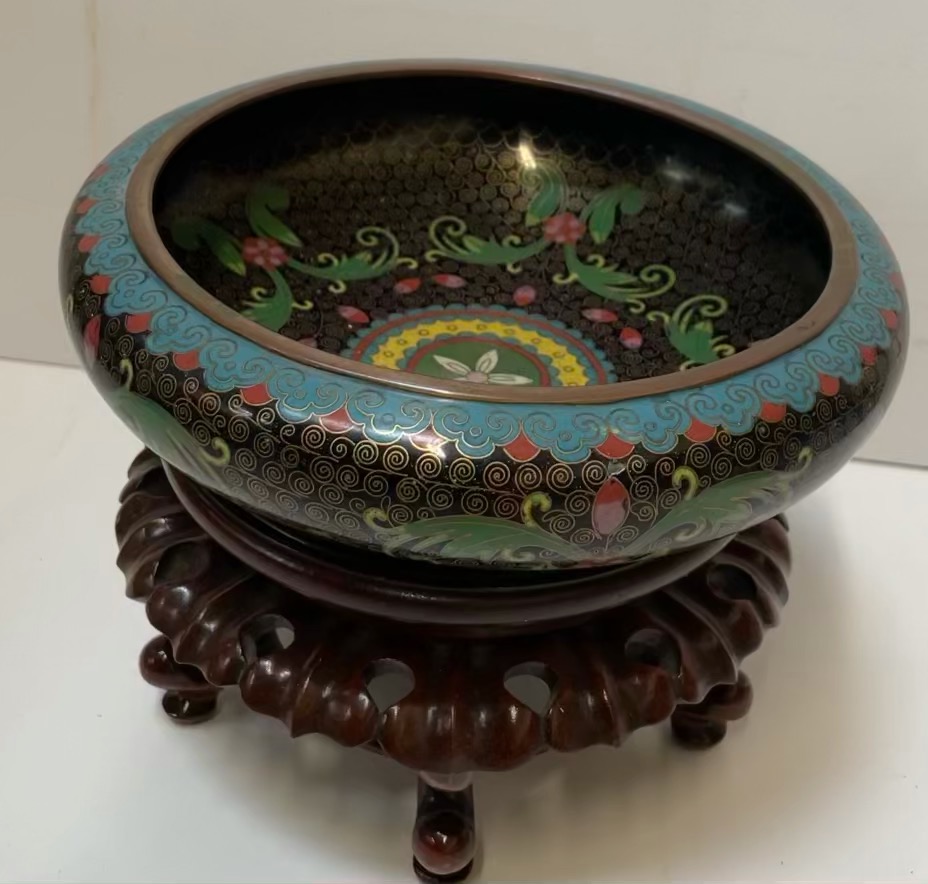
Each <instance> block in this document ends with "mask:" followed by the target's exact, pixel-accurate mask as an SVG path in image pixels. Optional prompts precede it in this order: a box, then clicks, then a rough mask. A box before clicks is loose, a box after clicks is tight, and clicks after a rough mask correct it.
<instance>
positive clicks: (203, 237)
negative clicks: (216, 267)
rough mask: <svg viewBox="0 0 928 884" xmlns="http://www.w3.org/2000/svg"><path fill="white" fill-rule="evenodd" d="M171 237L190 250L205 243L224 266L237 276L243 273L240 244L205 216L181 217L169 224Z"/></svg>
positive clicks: (243, 263) (183, 247)
mask: <svg viewBox="0 0 928 884" xmlns="http://www.w3.org/2000/svg"><path fill="white" fill-rule="evenodd" d="M171 238H172V239H173V240H174V242H176V243H177V245H179V246H180V247H181V248H182V249H187V250H188V251H191V252H192V251H195V250H197V249H199V248H201V247H202V246H204V245H205V246H206V247H207V248H208V249H209V250H210V251H211V252H212V253H213V254H214V255H215V256H216V258H218V260H219V261H220V263H221V264H222V265H223V266H224V267H226V268H227V269H228V270H231V271H232V272H233V273H237V274H238V275H239V276H244V275H245V261H244V260H243V259H242V248H241V246H240V245H239V243H238V241H237V240H236V239H235V237H233V236H232V235H231V234H229V233H226V231H225V230H223V229H222V228H221V227H220V226H219V225H218V224H214V223H213V222H212V221H207V220H206V219H205V218H181V219H179V220H177V221H175V222H174V223H173V224H172V225H171Z"/></svg>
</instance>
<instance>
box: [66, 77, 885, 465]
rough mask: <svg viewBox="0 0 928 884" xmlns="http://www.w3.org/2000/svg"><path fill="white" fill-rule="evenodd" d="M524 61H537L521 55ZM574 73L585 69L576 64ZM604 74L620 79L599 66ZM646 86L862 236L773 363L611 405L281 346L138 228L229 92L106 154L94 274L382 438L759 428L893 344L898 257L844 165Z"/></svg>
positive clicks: (210, 358)
mask: <svg viewBox="0 0 928 884" xmlns="http://www.w3.org/2000/svg"><path fill="white" fill-rule="evenodd" d="M513 69H514V70H525V69H524V68H518V67H514V68H513ZM571 76H576V75H575V74H571ZM586 79H587V81H588V82H589V83H590V84H591V85H595V84H596V83H610V82H612V81H609V80H605V79H603V78H596V77H587V78H586ZM622 85H623V86H625V87H626V88H628V89H630V90H634V91H636V92H638V93H640V94H642V95H648V96H660V97H661V98H663V99H666V100H669V101H672V102H674V103H676V104H677V105H679V106H681V107H685V108H689V109H694V110H697V111H699V112H701V113H704V114H708V115H710V116H713V117H716V118H717V119H721V120H724V121H725V122H727V123H729V124H731V125H733V126H736V127H738V128H740V129H742V130H744V131H746V132H748V133H750V134H751V135H753V136H754V137H755V138H758V139H760V140H762V141H765V142H766V143H768V144H770V145H772V146H774V147H775V148H777V149H778V150H780V151H781V152H782V153H784V154H785V155H786V156H788V157H789V158H790V159H791V160H793V161H794V162H796V163H797V164H798V165H800V166H802V168H804V169H805V170H806V171H807V172H808V173H809V174H811V175H812V176H813V177H814V178H815V179H816V180H817V181H818V182H819V183H820V184H821V185H822V186H823V187H824V188H825V189H826V190H827V191H828V192H829V194H830V195H831V196H832V197H833V198H834V200H835V202H836V203H837V204H838V205H839V206H840V208H841V210H842V211H843V212H844V214H845V216H846V218H847V220H848V221H849V223H850V225H851V227H852V229H853V231H854V234H855V238H856V244H857V253H858V256H859V259H860V266H861V273H860V275H859V278H858V283H857V287H856V289H855V291H854V293H853V296H852V298H851V300H850V302H849V303H848V305H847V306H846V307H845V308H844V309H843V310H842V311H841V313H840V314H839V315H838V317H837V318H836V319H835V321H834V322H833V323H832V324H831V325H830V326H829V327H828V328H827V329H826V330H825V331H824V332H822V334H821V335H819V336H818V337H816V338H815V339H813V340H812V341H809V342H807V343H806V344H804V345H803V346H801V347H799V348H797V349H795V350H792V351H791V352H789V353H786V354H784V355H783V356H781V357H779V358H778V359H776V360H773V361H771V362H769V363H766V364H765V365H763V366H760V367H758V368H755V369H752V370H750V371H746V372H743V373H741V374H739V375H735V376H734V377H732V378H729V379H726V380H724V381H719V382H717V383H714V384H710V385H707V386H703V387H698V388H689V389H685V390H679V391H674V392H671V393H668V394H666V395H661V396H651V397H641V398H637V399H630V400H625V401H622V402H619V403H616V404H608V403H607V404H602V405H592V406H591V405H583V406H580V405H547V406H540V405H509V404H497V403H485V402H462V401H457V400H449V399H444V398H441V397H437V396H430V395H419V394H413V393H409V392H407V391H403V390H399V389H395V388H391V387H386V386H377V385H374V384H371V383H368V382H364V381H361V380H357V379H354V378H350V377H346V376H343V375H338V374H334V373H331V372H326V371H322V370H319V369H315V368H312V367H310V366H307V365H303V364H301V363H298V362H293V361H291V360H289V359H286V358H284V357H282V356H279V355H277V354H274V353H271V352H269V351H267V350H265V349H263V348H261V347H259V346H257V345H256V344H254V343H252V342H251V341H249V340H247V339H245V338H243V337H241V336H239V335H236V334H234V333H233V332H231V331H229V330H228V329H226V328H223V327H222V326H220V325H218V324H217V323H215V322H213V321H212V320H210V319H209V318H207V317H206V316H205V315H203V314H202V313H199V312H198V311H196V310H195V309H193V308H192V307H191V306H190V305H189V304H188V303H187V302H186V301H184V300H183V299H182V298H180V297H179V296H178V295H177V294H175V293H174V292H173V291H172V290H171V289H170V287H169V286H168V285H167V284H166V283H165V282H164V281H162V280H161V279H160V278H159V277H158V276H157V275H156V274H155V273H154V272H153V271H152V270H151V268H150V267H149V266H148V265H147V264H146V262H145V261H144V259H143V258H142V256H141V255H140V254H139V252H138V250H137V249H136V247H135V244H134V243H133V241H132V239H131V238H130V236H129V231H128V225H127V221H126V211H125V193H126V187H127V185H128V181H129V177H130V175H131V174H132V171H133V169H134V168H135V166H136V165H137V163H138V162H139V160H140V159H141V157H142V156H143V154H144V153H145V152H146V150H147V149H148V148H149V147H150V145H151V144H152V143H153V142H154V141H155V140H156V139H157V138H158V137H159V136H160V135H162V134H163V133H164V132H165V131H166V130H167V129H168V128H170V127H171V126H172V125H173V124H174V123H176V122H177V121H178V120H179V119H181V118H182V117H184V116H185V115H187V114H189V113H191V112H192V111H194V110H195V109H197V108H200V107H202V106H203V105H204V104H207V103H209V102H211V101H214V100H215V99H216V97H217V96H215V95H213V96H209V97H208V98H205V99H202V100H200V101H197V102H194V103H192V104H188V105H186V106H185V107H183V108H180V109H178V110H176V111H174V112H172V113H170V114H167V115H166V116H164V117H161V118H160V119H158V120H155V121H154V122H152V123H150V124H148V125H146V126H144V127H143V128H141V129H140V130H139V131H138V132H136V133H135V134H134V135H133V136H131V137H130V138H129V139H128V140H127V141H125V142H124V143H123V144H122V145H120V146H119V147H118V148H116V149H115V150H114V151H113V152H112V153H111V154H110V155H109V157H107V159H106V160H105V161H104V163H105V166H104V167H103V170H102V174H100V175H99V177H96V178H92V179H91V180H89V181H88V182H87V183H86V184H85V186H84V188H83V189H82V191H81V194H80V196H81V197H93V198H94V199H96V200H97V202H96V204H95V205H93V207H92V208H91V209H90V210H89V211H88V212H87V213H86V214H84V215H83V216H81V217H80V219H79V221H78V222H77V225H76V231H77V232H78V233H81V234H96V235H99V237H100V239H99V241H98V242H97V243H96V245H95V246H94V247H93V248H92V249H91V250H90V252H89V253H88V255H87V258H86V261H85V264H84V270H85V272H86V273H87V274H88V275H93V274H98V273H99V274H104V275H106V276H109V277H110V278H111V284H110V293H109V295H108V296H107V297H106V298H105V300H104V311H105V313H106V314H107V315H109V316H116V315H120V314H124V313H129V314H140V313H151V314H152V318H151V323H150V327H151V332H150V334H149V336H148V338H147V339H146V347H147V348H148V350H150V351H151V352H153V353H171V352H187V351H190V350H197V351H199V359H200V365H201V367H202V369H203V373H204V378H205V383H206V385H207V386H208V387H209V388H211V389H213V390H216V391H218V392H224V391H230V390H234V389H236V388H241V387H249V386H252V385H255V384H260V383H265V384H267V386H268V389H269V391H270V394H271V395H272V396H273V397H274V398H275V399H276V400H277V410H278V413H279V414H280V416H281V417H282V418H283V419H284V420H287V421H292V422H300V421H305V420H307V419H309V418H310V417H312V416H314V415H319V414H327V413H330V412H332V411H334V410H335V409H338V408H341V407H345V408H346V409H347V411H348V414H349V415H350V416H351V418H352V419H353V420H354V421H356V422H357V423H359V424H360V425H361V427H362V431H363V432H364V433H365V435H366V436H368V437H369V438H370V439H372V440H374V441H377V442H395V441H398V440H400V439H401V438H402V437H404V436H405V435H407V434H410V433H416V432H419V431H422V430H424V429H426V427H428V425H429V424H430V423H434V426H435V429H436V431H437V432H438V433H440V434H441V435H443V436H446V437H447V438H449V439H451V440H453V441H454V442H455V444H456V445H457V448H458V450H459V451H460V452H461V453H462V454H464V455H467V456H470V457H485V456H487V455H489V454H491V453H492V451H493V450H494V448H495V447H496V446H498V445H505V444H507V443H508V442H511V441H512V440H513V439H515V438H516V436H517V435H518V434H519V432H520V430H521V431H523V432H524V433H525V435H526V436H527V437H528V438H529V439H530V440H531V441H532V442H533V443H534V444H535V445H537V446H538V447H539V448H543V449H547V450H550V451H551V452H552V453H553V454H554V455H555V456H556V457H558V458H560V459H561V460H564V461H568V462H577V461H581V460H583V459H585V458H586V457H587V456H588V454H589V452H590V449H591V448H593V447H595V446H597V445H600V444H601V443H602V442H604V441H605V440H606V438H607V436H608V434H609V433H615V434H617V435H618V436H619V437H621V438H622V439H624V440H626V441H628V442H631V443H634V444H639V445H643V446H644V447H645V448H646V449H647V450H649V451H651V452H654V453H664V452H668V451H670V450H671V449H673V447H674V445H675V444H676V443H677V439H678V436H679V435H680V434H682V433H683V432H685V431H686V429H687V428H688V427H689V426H690V424H691V422H692V421H693V419H696V420H699V421H701V422H703V423H705V424H709V425H711V426H722V427H724V428H725V429H727V430H729V431H730V432H731V433H734V434H741V433H746V432H748V431H749V430H750V429H751V427H752V426H753V424H754V421H755V420H756V419H757V417H758V414H759V412H760V409H761V406H762V404H763V403H764V402H771V403H774V404H785V405H788V406H790V407H791V408H793V409H795V410H796V411H800V412H803V411H808V410H810V409H811V408H812V407H813V404H814V402H815V396H816V391H817V390H818V386H819V374H820V373H821V374H826V375H831V376H834V377H838V378H842V379H843V380H845V381H847V382H848V383H855V382H857V381H858V380H859V379H860V375H861V356H860V351H859V347H860V346H875V347H880V348H886V347H888V346H889V343H890V338H891V336H890V332H889V329H888V328H887V326H886V323H885V321H884V319H883V317H882V316H881V315H880V310H882V309H889V310H894V311H902V309H903V303H902V299H901V298H900V296H899V295H898V294H897V292H896V291H895V290H894V288H893V286H892V285H891V283H890V274H891V273H892V272H894V271H897V270H898V266H897V264H896V261H895V258H894V256H893V255H892V253H891V252H890V251H889V250H888V249H887V248H886V247H885V245H884V241H883V238H882V236H881V234H880V232H879V229H878V228H877V226H876V224H875V223H874V222H873V220H872V219H871V218H870V216H869V215H868V214H867V213H866V212H865V211H864V209H863V208H862V207H861V206H860V204H859V203H858V202H857V201H856V200H855V199H854V198H853V197H852V196H851V195H850V194H849V193H848V192H847V191H846V190H845V189H844V188H843V187H841V185H840V184H838V183H837V182H836V181H835V180H834V179H833V178H831V177H830V176H829V175H827V174H826V173H825V172H824V171H822V170H821V169H819V168H818V167H817V166H816V165H815V164H814V163H812V162H811V161H809V160H808V159H806V158H805V157H803V156H802V155H801V154H799V153H798V152H797V151H795V150H793V149H792V148H790V147H788V146H786V145H784V144H782V143H781V142H779V141H777V140H776V139H774V138H772V137H770V136H769V135H766V134H765V133H763V132H760V131H758V130H757V129H754V128H753V127H751V126H748V125H747V124H745V123H742V122H740V121H739V120H735V119H733V118H731V117H728V116H726V115H724V114H720V113H718V112H716V111H712V110H710V109H708V108H705V107H702V106H700V105H698V104H695V103H693V102H690V101H686V100H682V99H678V98H675V97H673V96H668V95H664V94H662V93H659V92H655V91H653V90H649V89H644V88H642V87H638V86H634V85H631V84H622Z"/></svg>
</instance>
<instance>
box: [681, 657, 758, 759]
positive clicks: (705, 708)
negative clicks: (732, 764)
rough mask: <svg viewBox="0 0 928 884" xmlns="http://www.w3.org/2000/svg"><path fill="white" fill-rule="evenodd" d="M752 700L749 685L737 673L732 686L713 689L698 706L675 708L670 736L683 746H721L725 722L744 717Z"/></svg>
mask: <svg viewBox="0 0 928 884" xmlns="http://www.w3.org/2000/svg"><path fill="white" fill-rule="evenodd" d="M753 699H754V691H753V689H752V688H751V682H750V681H748V677H747V676H746V675H745V674H744V673H743V672H739V673H738V680H737V681H736V682H735V683H734V684H728V685H726V684H723V685H717V686H716V687H714V688H712V690H711V691H709V693H708V694H707V695H706V698H705V699H704V700H703V701H702V702H701V703H695V704H693V705H692V706H677V708H676V709H675V710H674V712H673V715H672V716H671V718H670V725H671V728H672V729H673V735H674V737H676V739H677V741H678V742H679V743H681V744H682V745H684V746H688V747H690V748H693V749H708V748H709V747H710V746H714V745H715V744H716V743H719V742H721V740H722V738H723V737H724V736H725V734H726V732H727V731H728V722H730V721H737V720H738V719H739V718H744V716H745V715H747V714H748V710H749V709H750V708H751V702H752V700H753Z"/></svg>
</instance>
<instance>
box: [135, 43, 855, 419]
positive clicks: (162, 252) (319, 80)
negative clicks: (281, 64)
mask: <svg viewBox="0 0 928 884" xmlns="http://www.w3.org/2000/svg"><path fill="white" fill-rule="evenodd" d="M430 76H449V77H463V78H466V77H472V78H474V79H479V80H498V81H499V80H502V81H506V82H514V83H522V84H525V85H533V86H537V87H540V88H549V89H557V90H561V91H566V92H573V93H577V94H581V95H587V96H591V97H594V98H600V99H605V100H609V101H613V102H614V103H616V104H621V105H626V106H631V107H633V108H635V109H638V110H642V111H645V112H649V113H652V114H655V115H658V116H661V117H664V118H665V119H669V120H672V121H674V122H676V123H678V124H680V125H683V126H687V127H689V128H691V129H695V130H696V131H698V132H701V133H703V134H706V135H709V136H710V137H713V138H716V139H717V140H720V141H722V142H725V143H728V144H729V145H730V146H732V147H734V148H735V149H737V150H740V151H741V152H743V153H746V154H747V155H748V156H750V157H752V158H753V159H755V160H757V161H758V162H761V163H763V164H764V165H766V166H767V167H768V168H770V169H772V170H773V171H774V172H776V173H777V174H779V175H780V176H781V177H782V178H784V179H785V180H786V181H787V183H788V184H790V185H791V186H792V187H793V188H794V189H795V190H796V191H797V192H798V193H799V194H800V195H801V196H803V197H804V198H805V199H806V201H807V202H808V203H809V204H810V207H811V208H812V209H813V210H814V211H815V212H816V214H817V215H818V217H819V220H820V222H821V223H822V225H823V227H824V229H825V233H826V235H827V237H828V243H829V247H830V249H831V268H830V270H829V274H828V278H827V280H826V282H825V286H824V288H823V289H822V291H821V293H820V294H819V296H818V297H817V298H816V300H815V302H814V303H813V304H812V306H811V307H810V308H809V309H808V310H807V311H806V313H804V314H803V315H802V316H801V317H800V318H799V319H798V320H797V321H796V322H794V323H792V324H791V325H788V326H787V327H786V328H784V329H781V330H780V331H779V332H777V334H775V335H773V336H772V337H769V338H765V339H764V340H763V341H759V342H758V343H756V344H754V345H753V346H751V347H750V348H748V349H746V350H742V351H741V352H739V353H735V354H734V355H732V356H728V357H726V358H724V359H721V360H719V361H718V362H714V363H710V364H708V365H700V366H696V367H695V368H691V369H688V370H687V371H685V372H671V373H665V374H660V375H657V376H655V377H652V378H639V379H636V380H631V381H618V382H615V383H609V384H594V385H589V386H562V387H523V386H519V387H507V386H504V385H498V386H497V385H491V384H471V383H467V382H465V381H454V380H443V379H440V378H431V377H428V376H427V375H420V374H414V373H412V372H406V371H400V370H397V369H391V368H383V367H380V366H376V365H369V364H366V363H362V362H358V361H356V360H353V359H348V358H346V357H344V356H340V355H338V354H336V353H327V352H324V351H322V350H316V349H313V348H309V347H306V346H305V345H303V344H300V343H299V342H297V341H294V340H291V339H290V338H287V337H285V336H284V335H281V334H279V333H278V332H274V331H271V330H270V329H267V328H264V327H263V326H261V325H259V324H258V323H256V322H253V321H251V320H250V319H247V318H246V317H245V316H243V315H241V314H240V313H238V312H237V311H235V310H234V309H232V308H231V307H228V306H227V305H225V304H224V303H222V302H221V301H220V300H219V298H218V297H216V296H215V295H213V294H212V293H211V292H210V291H208V290H207V289H205V288H203V287H202V286H201V285H200V284H199V283H197V282H196V281H195V280H194V279H193V278H192V277H191V276H189V275H188V274H187V273H186V272H185V271H184V270H183V268H182V267H181V266H180V265H179V264H178V263H177V261H175V259H174V257H173V256H172V255H171V253H170V252H169V251H168V249H167V246H166V245H165V243H164V241H163V239H162V238H161V235H160V234H159V232H158V230H157V227H156V224H155V218H154V211H153V194H154V189H155V185H156V182H157V179H158V177H159V175H160V173H161V171H162V170H163V168H164V166H165V165H166V163H167V162H168V160H169V159H170V158H171V156H172V155H173V154H174V153H175V152H176V151H177V150H178V149H179V148H180V146H181V145H182V144H183V143H184V142H185V141H186V140H187V139H188V138H190V137H191V136H192V135H193V134H194V133H195V132H196V131H198V130H200V129H201V128H203V127H204V126H206V125H208V124H210V123H212V122H214V121H215V120H217V119H219V118H220V117H222V116H225V115H227V114H229V113H231V112H233V111H236V110H239V109H240V108H242V107H245V106H247V105H249V104H253V103H255V102H257V101H260V100H262V99H265V98H269V97H271V96H275V95H280V94H283V93H286V92H290V91H295V90H298V89H301V88H304V87H306V86H322V85H329V84H334V83H343V82H351V81H357V80H372V79H382V78H390V79H399V78H406V77H430ZM684 102H686V100H685V99H677V98H675V97H673V96H668V95H663V94H660V93H653V94H652V93H651V92H650V91H639V89H638V88H637V87H635V86H633V85H631V84H625V83H622V82H619V81H612V80H608V79H600V78H597V77H592V76H587V75H583V74H579V73H573V72H564V71H556V70H552V69H547V68H543V67H535V66H520V65H507V64H502V63H496V62H458V61H413V62H409V61H405V62H404V61H400V62H395V61H393V62H365V63H361V64H351V65H340V66H336V67H326V68H312V69H309V70H303V71H297V72H294V73H289V74H284V75H281V76H275V77H271V78H269V79H265V80H260V81H258V82H256V83H251V84H246V85H244V86H240V87H238V88H234V89H233V90H231V91H228V92H225V93H220V94H219V95H218V96H216V97H215V98H214V99H207V100H206V103H205V104H204V105H202V106H201V107H199V108H197V109H196V110H194V111H193V112H192V113H190V114H189V115H187V116H185V117H184V118H182V119H181V120H179V121H178V122H176V123H174V124H173V125H172V126H170V127H169V128H168V129H167V131H166V132H164V133H163V134H162V135H161V136H160V137H159V138H158V139H156V141H155V142H154V143H153V144H152V145H151V147H150V148H149V149H148V150H147V151H146V152H145V153H144V155H143V156H142V157H141V159H140V160H139V162H138V165H137V166H136V168H135V169H134V171H133V172H132V175H131V177H130V179H129V183H128V186H127V190H126V197H125V201H126V218H127V223H128V228H129V234H130V236H131V238H132V239H133V241H134V242H135V245H136V247H137V248H138V250H139V252H140V253H141V255H142V257H143V259H144V260H145V261H146V262H147V263H148V265H149V267H150V268H151V270H152V271H153V272H154V273H155V274H156V275H157V276H158V277H160V278H161V280H162V281H163V282H164V283H165V284H166V285H168V286H169V287H170V288H171V289H172V290H173V291H174V292H175V293H176V294H177V295H178V296H179V297H181V298H182V299H183V300H184V301H186V302H187V303H188V304H190V305H191V306H192V307H193V308H194V309H195V310H198V311H199V312H200V313H202V314H204V315H205V316H207V317H208V318H209V319H211V320H212V321H214V322H216V323H217V324H218V325H220V326H222V327H224V328H225V329H227V330H228V331H230V332H232V333H234V334H236V335H239V336H241V337H243V338H245V339H246V340H249V341H251V342H252V343H254V344H257V345H258V346H260V347H262V348H264V349H266V350H269V351H271V352H273V353H276V354H277V355H279V356H282V357H284V358H286V359H290V360H292V361H294V362H297V363H301V364H303V365H307V366H309V367H312V368H316V369H319V370H321V371H324V372H331V373H334V374H338V375H343V376H349V377H352V378H356V379H359V380H362V381H367V382H370V383H373V384H377V385H383V386H388V387H392V388H399V389H402V390H406V391H411V392H414V393H417V394H420V395H435V396H441V397H445V398H448V399H464V400H471V401H474V400H476V401H482V402H491V403H507V404H520V405H533V404H539V405H542V404H572V405H592V404H603V403H612V402H619V401H622V400H627V399H635V398H639V397H645V396H655V395H661V394H665V393H670V392H672V391H677V390H685V389H690V388H693V387H702V386H705V385H707V384H712V383H715V382H718V381H722V380H726V379H728V378H731V377H733V376H735V375H739V374H742V373H744V372H746V371H750V370H751V369H755V368H759V367H761V366H763V365H764V364H766V363H768V362H771V361H773V360H775V359H777V358H778V357H780V356H783V355H785V354H786V353H788V352H790V351H791V350H794V349H796V348H798V347H800V346H802V345H803V344H806V343H807V342H809V341H810V340H812V339H813V338H815V337H817V336H818V335H819V334H821V333H822V332H823V331H825V329H826V328H827V327H828V326H829V325H830V324H831V323H832V322H833V321H834V320H835V319H836V318H837V316H838V315H839V313H840V312H841V310H842V309H843V308H844V307H845V306H846V305H847V304H848V302H849V301H850V300H851V297H852V295H853V293H854V290H855V287H856V284H857V278H858V274H859V261H858V256H857V249H856V245H855V237H854V232H853V230H852V228H851V225H850V223H849V222H848V220H847V218H846V217H845V215H844V213H843V211H842V210H841V208H840V206H839V205H838V203H837V202H836V200H835V199H834V198H833V197H832V196H831V195H830V194H829V193H828V192H827V191H826V189H825V188H824V187H823V186H822V185H821V184H819V183H818V182H817V181H816V180H815V178H814V177H813V176H812V175H811V174H810V173H809V172H807V171H806V170H805V169H803V168H802V167H801V166H800V165H799V164H798V163H796V162H794V161H793V160H792V159H790V158H789V157H788V156H787V155H786V154H785V153H784V152H783V151H782V150H780V149H779V148H778V147H777V146H776V145H775V144H774V143H767V142H766V141H764V140H762V139H761V138H758V137H755V136H754V135H753V134H751V133H750V132H746V131H744V130H743V129H740V128H738V127H737V126H736V125H735V124H734V123H733V122H728V121H727V120H726V119H724V118H722V117H720V116H719V117H717V116H715V115H714V114H715V112H714V111H711V110H710V109H708V108H705V109H702V108H699V109H697V108H695V107H691V106H689V105H688V103H684Z"/></svg>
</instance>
